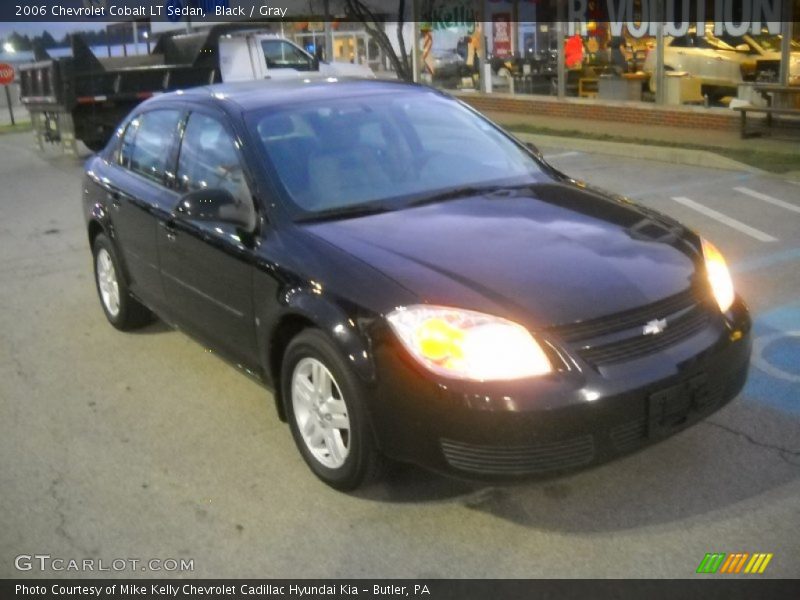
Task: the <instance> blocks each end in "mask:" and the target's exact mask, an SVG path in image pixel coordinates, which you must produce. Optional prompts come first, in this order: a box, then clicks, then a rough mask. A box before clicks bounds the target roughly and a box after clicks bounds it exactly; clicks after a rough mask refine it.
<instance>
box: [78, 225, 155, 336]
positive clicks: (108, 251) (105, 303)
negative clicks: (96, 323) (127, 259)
mask: <svg viewBox="0 0 800 600" xmlns="http://www.w3.org/2000/svg"><path fill="white" fill-rule="evenodd" d="M92 253H93V254H94V280H95V283H96V285H97V294H98V296H100V305H101V306H102V307H103V312H104V313H105V315H106V318H107V319H108V322H109V323H111V324H112V325H113V326H114V327H116V328H117V329H120V330H123V331H125V330H129V329H135V328H137V327H141V326H142V325H145V324H147V323H148V322H150V321H151V320H152V314H151V313H150V311H148V310H147V308H145V307H144V306H143V305H142V304H141V303H139V302H138V301H137V300H136V298H134V297H133V296H131V294H130V291H129V290H128V282H127V281H126V280H125V276H124V273H123V271H122V269H120V264H119V259H118V258H117V254H116V251H115V249H114V246H113V245H112V244H111V242H110V241H109V240H108V238H107V237H106V236H105V235H103V234H100V235H98V236H97V237H96V238H95V240H94V243H93V244H92Z"/></svg>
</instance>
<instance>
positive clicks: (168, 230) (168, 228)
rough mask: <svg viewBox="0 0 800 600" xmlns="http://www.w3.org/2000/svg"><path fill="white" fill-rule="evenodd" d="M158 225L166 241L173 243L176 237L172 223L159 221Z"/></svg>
mask: <svg viewBox="0 0 800 600" xmlns="http://www.w3.org/2000/svg"><path fill="white" fill-rule="evenodd" d="M158 224H159V225H160V226H161V228H162V229H163V230H164V235H165V236H166V238H167V240H168V241H170V242H174V241H175V239H176V238H177V237H178V236H177V232H176V229H175V225H174V224H173V223H172V221H159V222H158Z"/></svg>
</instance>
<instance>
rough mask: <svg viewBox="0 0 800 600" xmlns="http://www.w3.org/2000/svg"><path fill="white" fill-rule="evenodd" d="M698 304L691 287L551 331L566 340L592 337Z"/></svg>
mask: <svg viewBox="0 0 800 600" xmlns="http://www.w3.org/2000/svg"><path fill="white" fill-rule="evenodd" d="M696 304H697V297H696V292H695V290H694V289H692V288H689V289H687V290H685V291H683V292H681V293H679V294H675V295H674V296H669V297H668V298H664V299H663V300H659V301H658V302H653V303H652V304H647V305H645V306H640V307H638V308H633V309H630V310H626V311H623V312H618V313H614V314H613V315H607V316H605V317H598V318H596V319H590V320H587V321H580V322H578V323H568V324H566V325H556V326H555V327H550V328H549V329H548V331H551V332H552V333H554V334H555V335H557V336H558V337H559V338H561V339H562V340H564V341H565V342H574V341H577V340H588V339H591V338H597V337H602V336H604V335H609V334H612V333H616V332H618V331H623V330H625V329H630V328H631V327H635V326H637V325H644V324H645V323H647V322H648V321H652V320H653V319H663V318H664V317H666V316H668V315H672V314H675V313H677V312H681V311H683V310H686V309H688V308H691V307H693V306H695V305H696Z"/></svg>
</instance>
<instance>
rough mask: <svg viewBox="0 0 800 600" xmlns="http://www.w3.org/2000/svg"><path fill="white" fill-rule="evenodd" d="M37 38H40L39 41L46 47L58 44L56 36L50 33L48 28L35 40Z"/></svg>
mask: <svg viewBox="0 0 800 600" xmlns="http://www.w3.org/2000/svg"><path fill="white" fill-rule="evenodd" d="M36 40H38V41H39V43H40V44H41V45H42V47H44V48H54V47H55V46H57V44H56V40H55V38H54V37H53V36H52V35H50V32H49V31H47V30H45V31H43V32H42V35H41V37H39V38H34V41H36Z"/></svg>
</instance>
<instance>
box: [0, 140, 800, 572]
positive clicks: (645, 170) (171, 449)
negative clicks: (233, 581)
mask: <svg viewBox="0 0 800 600" xmlns="http://www.w3.org/2000/svg"><path fill="white" fill-rule="evenodd" d="M545 150H546V153H547V154H548V155H550V156H551V160H552V161H553V163H554V164H556V165H557V166H559V167H560V168H562V169H563V170H565V171H567V172H569V173H570V174H572V175H574V176H576V177H580V178H584V179H586V180H588V181H590V182H592V183H594V184H596V185H599V186H601V187H603V188H606V189H608V190H612V191H614V192H618V193H623V194H627V195H630V196H632V197H634V198H636V199H638V200H641V201H642V202H644V203H645V204H647V205H650V206H653V207H655V208H657V209H659V210H662V211H664V212H666V213H669V214H671V215H674V216H676V217H678V218H679V219H681V220H682V221H684V222H686V223H687V224H689V225H691V226H693V227H695V228H696V229H697V230H699V231H700V232H701V233H703V234H704V235H705V236H707V237H708V238H709V239H711V240H712V241H713V242H714V243H715V244H716V245H717V246H718V247H720V248H721V249H722V251H723V252H724V253H726V255H727V256H728V259H729V262H730V263H731V264H732V265H733V270H734V272H735V280H736V283H737V287H738V289H739V291H740V292H741V293H742V294H743V295H744V296H745V298H746V299H747V300H748V301H749V303H750V305H751V307H752V309H753V312H754V316H755V323H756V324H755V333H756V336H757V337H758V339H757V344H756V346H757V356H756V358H755V362H754V367H753V369H752V373H751V377H750V380H749V382H748V385H747V387H746V389H745V391H744V393H743V394H742V395H741V396H740V397H739V398H737V399H736V400H735V401H734V402H732V403H731V404H730V405H729V406H727V407H726V408H725V409H723V410H722V411H720V412H718V413H716V414H715V415H713V416H712V417H711V418H710V419H709V420H708V421H706V422H704V423H702V424H699V425H697V426H696V427H693V428H691V429H689V430H687V431H685V432H683V433H681V434H679V435H677V436H675V437H673V438H671V439H669V440H667V441H665V442H663V443H661V444H659V445H656V446H654V447H651V448H649V449H647V450H645V451H643V452H639V453H637V454H634V455H632V456H628V457H626V458H623V459H621V460H617V461H615V462H613V463H610V464H607V465H604V466H601V467H599V468H594V469H591V470H587V471H583V472H580V473H577V474H574V475H570V476H567V477H562V478H559V479H554V480H547V481H540V482H530V483H525V484H521V485H515V486H511V487H485V486H479V485H468V484H464V483H460V482H456V481H451V480H448V479H443V478H440V477H438V476H435V475H431V474H428V473H425V472H423V471H420V470H418V469H415V468H401V469H397V470H396V471H395V472H394V473H393V476H392V477H391V478H390V479H389V480H388V481H386V482H383V483H381V484H378V485H375V486H373V487H372V488H370V489H368V490H366V491H364V492H361V493H359V494H357V495H345V494H341V493H337V492H334V491H332V490H330V489H328V488H327V487H325V486H324V485H322V484H321V483H319V482H318V481H317V480H316V479H315V478H314V477H313V476H312V475H311V474H310V472H309V471H308V470H307V468H306V467H305V465H304V463H303V462H302V460H301V458H300V456H299V455H298V453H297V452H296V450H295V447H294V444H293V441H292V439H291V436H290V434H289V431H288V428H287V427H286V426H285V425H283V424H281V423H280V422H279V421H278V419H277V418H276V415H275V410H274V406H273V403H272V400H271V398H270V397H269V393H268V392H267V391H265V390H264V389H263V388H261V387H260V386H259V385H258V384H256V383H255V382H253V381H251V380H250V379H248V378H247V377H245V376H244V375H242V374H240V373H239V372H238V371H236V370H235V369H234V368H232V367H231V366H229V365H228V364H227V363H225V362H223V361H222V360H220V359H219V358H218V357H217V356H215V355H214V354H212V353H210V352H208V351H206V350H205V349H204V348H202V347H201V346H200V345H198V344H197V343H196V342H194V341H193V340H191V339H189V338H187V337H186V336H185V335H184V334H182V333H179V332H175V331H172V330H170V329H168V328H166V327H165V326H163V325H161V324H155V325H152V326H150V327H149V328H147V329H145V330H143V331H142V332H141V333H137V334H123V333H119V332H117V331H116V330H114V329H112V328H111V327H110V326H109V325H108V324H107V323H106V322H105V319H104V317H103V314H102V312H101V309H100V305H99V303H98V300H97V297H96V293H95V289H94V285H93V282H92V275H91V261H90V254H89V250H88V245H87V242H86V235H85V233H84V228H83V222H82V217H81V211H80V208H79V198H80V196H79V188H80V177H81V166H80V164H79V161H77V160H75V159H74V158H73V159H70V158H68V157H64V156H59V155H58V154H56V153H53V152H50V153H48V154H46V155H39V154H38V153H37V152H36V151H35V150H34V149H33V142H32V140H31V137H30V134H25V135H23V134H13V135H4V136H0V156H2V160H0V307H2V308H0V490H2V492H1V493H0V577H41V576H47V577H54V576H58V575H62V574H66V575H69V576H89V577H91V576H97V575H99V574H100V573H98V572H97V571H86V572H74V571H72V572H56V571H53V570H45V571H44V572H41V571H40V570H39V569H38V568H36V567H34V568H33V569H32V570H30V571H23V572H20V571H17V570H16V569H15V567H14V561H15V557H16V556H18V555H20V554H29V555H35V554H39V555H41V554H46V555H50V556H51V557H53V558H63V559H67V560H69V559H72V558H74V559H83V558H87V557H89V558H94V559H95V560H97V559H102V560H103V561H104V562H105V564H106V566H107V565H108V564H110V563H111V561H112V560H114V559H141V560H147V559H151V558H155V559H169V558H172V559H178V560H180V559H191V560H193V567H194V569H193V571H191V572H190V573H183V574H182V575H184V576H186V575H191V576H195V577H245V576H247V577H424V578H433V577H648V576H652V577H694V576H695V575H694V572H695V569H696V568H697V566H698V564H699V563H700V561H701V560H702V559H703V557H704V555H705V553H707V552H727V553H732V552H770V553H774V558H773V559H772V561H771V563H770V564H769V566H768V568H767V570H766V572H765V574H764V575H761V577H778V576H782V577H797V576H800V561H799V560H798V557H799V556H800V539H799V537H798V535H797V533H798V531H800V502H798V497H800V442H799V441H798V440H800V394H798V392H800V337H798V336H800V297H799V296H798V290H800V269H798V266H800V227H798V225H800V212H798V211H800V187H797V186H796V185H793V184H791V183H789V182H785V181H782V180H780V179H776V178H772V177H765V176H759V175H753V174H749V173H744V172H742V173H737V172H733V171H715V170H709V169H700V168H693V167H686V166H677V165H667V164H662V163H657V162H647V161H637V160H627V159H626V160H622V159H619V158H610V157H603V156H600V155H591V154H581V153H575V152H566V153H565V152H561V151H559V150H558V149H550V148H547V149H545ZM735 188H741V189H747V190H749V191H751V192H756V193H757V194H762V195H766V196H768V197H769V198H771V199H772V200H776V201H778V202H771V201H767V200H764V199H763V198H760V199H759V198H756V197H754V196H753V195H752V194H749V192H743V191H741V189H740V190H738V191H737V190H736V189H735ZM748 194H749V195H748ZM673 198H679V199H680V200H673ZM686 199H688V200H689V202H686ZM698 206H699V207H700V209H698V208H697V207H698ZM702 209H705V211H706V212H703V211H702ZM708 209H711V210H713V211H716V213H708V212H707V210H708ZM710 215H716V216H713V217H712V216H710ZM720 215H721V216H722V217H723V218H722V220H723V221H724V220H725V218H727V219H728V223H723V222H721V220H720V218H719V217H720ZM730 219H735V220H736V221H738V222H740V224H744V225H746V226H747V227H749V228H751V229H752V230H751V231H749V232H747V233H746V232H745V230H746V228H745V230H742V228H739V229H737V228H736V227H733V226H731V224H730V223H731V222H730ZM754 230H757V231H758V232H759V233H758V234H756V233H755V232H754ZM760 234H763V235H760ZM754 235H755V237H754ZM765 236H766V237H765ZM759 237H760V238H761V239H759ZM767 238H770V241H765V240H767ZM96 564H97V563H96ZM109 574H110V575H114V573H113V572H111V573H102V575H109ZM180 574H181V573H177V572H166V571H152V570H145V571H142V570H141V566H139V567H137V569H136V570H133V571H131V570H125V571H122V572H120V573H119V575H121V576H126V577H130V576H169V575H180Z"/></svg>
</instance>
